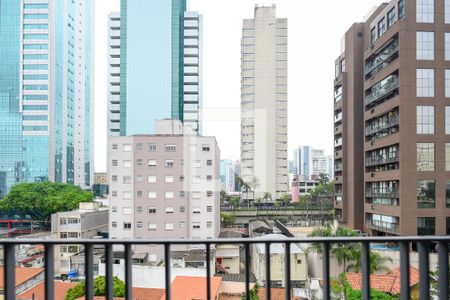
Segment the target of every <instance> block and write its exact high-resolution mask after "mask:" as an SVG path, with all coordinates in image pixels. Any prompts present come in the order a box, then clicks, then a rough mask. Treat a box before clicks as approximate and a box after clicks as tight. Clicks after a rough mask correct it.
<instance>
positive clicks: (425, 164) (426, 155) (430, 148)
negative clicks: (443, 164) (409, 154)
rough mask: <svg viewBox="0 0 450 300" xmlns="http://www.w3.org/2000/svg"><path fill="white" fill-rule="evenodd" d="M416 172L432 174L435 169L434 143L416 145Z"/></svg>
mask: <svg viewBox="0 0 450 300" xmlns="http://www.w3.org/2000/svg"><path fill="white" fill-rule="evenodd" d="M416 149H417V150H416V153H417V171H419V172H421V171H422V172H432V171H434V169H435V159H434V157H435V146H434V143H417V148H416Z"/></svg>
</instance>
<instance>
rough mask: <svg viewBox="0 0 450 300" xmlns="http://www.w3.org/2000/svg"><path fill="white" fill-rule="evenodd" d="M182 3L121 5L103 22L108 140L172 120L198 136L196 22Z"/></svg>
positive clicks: (127, 0) (163, 0)
mask: <svg viewBox="0 0 450 300" xmlns="http://www.w3.org/2000/svg"><path fill="white" fill-rule="evenodd" d="M185 10H186V1H185V0H170V1H167V0H158V1H146V0H122V2H121V11H120V13H111V14H110V15H109V22H108V35H109V39H108V41H109V53H108V62H109V64H108V82H109V84H108V135H109V136H117V135H122V136H125V135H133V134H151V133H154V131H155V128H154V126H155V121H156V120H161V119H167V118H169V119H178V120H181V121H185V125H188V126H191V127H192V128H193V129H194V130H195V131H196V132H198V133H201V104H202V92H201V91H202V89H201V48H202V47H201V46H202V45H201V32H202V18H201V16H200V15H199V14H198V13H196V12H186V11H185Z"/></svg>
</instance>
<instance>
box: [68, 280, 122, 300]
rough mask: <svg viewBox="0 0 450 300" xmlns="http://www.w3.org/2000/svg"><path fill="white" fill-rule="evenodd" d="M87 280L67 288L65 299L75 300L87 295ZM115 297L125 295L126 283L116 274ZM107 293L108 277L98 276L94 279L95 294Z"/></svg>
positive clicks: (103, 294)
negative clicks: (85, 286)
mask: <svg viewBox="0 0 450 300" xmlns="http://www.w3.org/2000/svg"><path fill="white" fill-rule="evenodd" d="M84 285H85V281H84V280H83V281H81V282H79V283H77V284H76V285H75V286H74V287H73V288H70V289H68V290H67V293H66V297H65V298H64V300H75V299H78V298H80V297H83V296H84V295H85V292H86V291H85V288H84ZM113 286H114V297H125V283H124V282H123V281H122V280H120V279H119V278H117V277H115V276H114V285H113ZM105 295H106V278H105V276H98V277H96V278H95V279H94V296H105Z"/></svg>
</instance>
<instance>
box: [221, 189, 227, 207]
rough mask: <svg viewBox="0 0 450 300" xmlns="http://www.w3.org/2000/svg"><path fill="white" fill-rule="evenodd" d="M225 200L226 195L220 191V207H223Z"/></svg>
mask: <svg viewBox="0 0 450 300" xmlns="http://www.w3.org/2000/svg"><path fill="white" fill-rule="evenodd" d="M225 200H228V195H227V193H226V192H225V191H224V190H221V191H220V205H223V203H224V202H225Z"/></svg>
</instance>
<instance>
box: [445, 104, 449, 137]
mask: <svg viewBox="0 0 450 300" xmlns="http://www.w3.org/2000/svg"><path fill="white" fill-rule="evenodd" d="M445 134H450V106H446V107H445Z"/></svg>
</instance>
